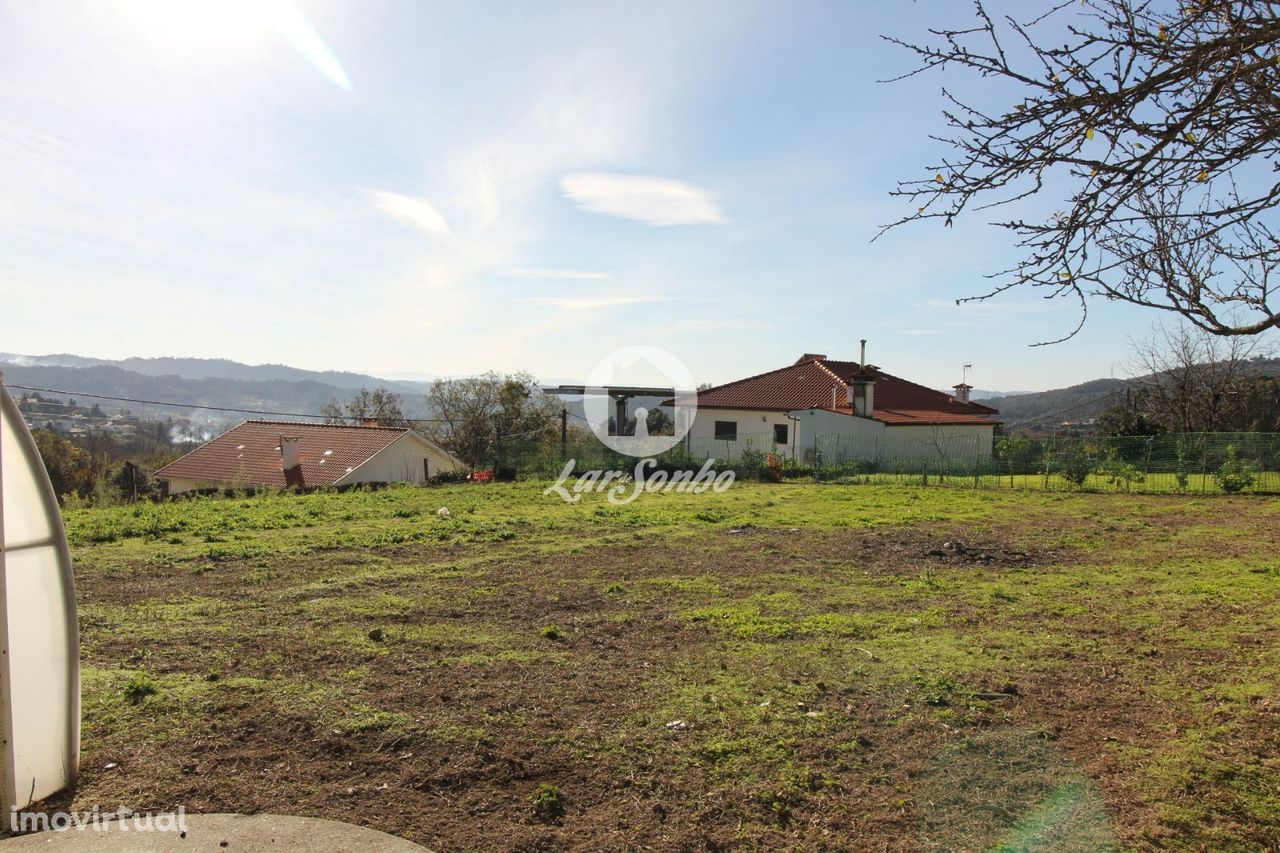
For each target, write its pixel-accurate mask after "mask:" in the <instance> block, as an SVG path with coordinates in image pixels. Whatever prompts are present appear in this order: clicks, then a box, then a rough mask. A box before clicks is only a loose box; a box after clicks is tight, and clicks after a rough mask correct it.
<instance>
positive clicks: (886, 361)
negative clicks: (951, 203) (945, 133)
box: [0, 0, 1155, 390]
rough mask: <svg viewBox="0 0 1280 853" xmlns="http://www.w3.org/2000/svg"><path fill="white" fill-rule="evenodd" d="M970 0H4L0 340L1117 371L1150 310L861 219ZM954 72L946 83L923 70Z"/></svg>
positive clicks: (930, 232) (926, 117)
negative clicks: (976, 300)
mask: <svg viewBox="0 0 1280 853" xmlns="http://www.w3.org/2000/svg"><path fill="white" fill-rule="evenodd" d="M968 9H969V5H968V4H963V3H954V2H943V1H942V0H938V1H937V2H919V3H906V2H894V3H870V2H854V0H846V1H845V2H833V3H820V2H806V3H800V4H796V3H749V2H741V0H735V2H711V0H700V2H695V3H689V2H683V3H670V4H664V3H652V2H646V3H587V2H583V3H517V2H511V3H482V2H477V3H448V4H445V3H431V2H425V0H424V2H416V1H415V0H403V2H383V0H362V2H359V3H356V2H337V0H296V2H295V3H293V4H292V5H289V4H286V3H283V2H275V0H266V2H256V3H255V2H249V0H222V2H198V0H196V1H195V2H184V0H133V2H119V3H111V2H106V0H103V2H86V3H82V4H77V3H71V2H49V3H23V2H0V69H2V70H3V74H0V282H2V284H3V288H4V293H5V302H6V307H5V311H4V317H3V320H0V328H2V329H3V339H2V340H0V349H3V350H6V351H11V352H25V353H36V354H42V353H48V352H76V353H80V354H85V355H93V356H99V357H123V356H128V355H144V356H158V355H183V356H201V357H215V356H217V357H229V358H234V359H236V360H239V361H246V362H251V363H261V362H279V363H286V364H292V365H296V366H300V367H309V368H323V369H348V370H358V371H366V372H371V373H376V374H380V375H388V376H418V375H458V374H466V373H472V372H478V371H481V370H486V369H496V370H515V369H527V370H530V371H532V372H533V373H535V374H537V375H539V376H542V377H547V378H551V377H555V378H564V377H581V376H583V375H585V374H586V373H587V372H588V371H589V370H590V369H591V366H592V365H593V364H595V363H596V361H597V360H598V359H600V358H601V357H602V356H603V355H605V354H606V353H608V352H609V351H611V350H613V349H616V348H618V347H621V346H625V345H628V344H649V345H656V346H662V347H664V348H666V349H669V350H670V351H672V352H673V353H675V354H676V355H677V356H679V357H680V358H681V359H682V360H683V361H684V362H685V363H686V364H687V365H688V366H689V368H690V369H691V371H692V372H693V374H694V375H695V377H697V379H698V380H699V381H711V382H720V381H727V380H730V379H733V378H738V377H741V376H744V375H748V374H753V373H758V372H761V371H765V370H769V369H772V368H774V367H778V366H781V365H784V364H788V363H790V362H791V361H793V360H794V359H795V358H796V357H797V356H798V355H800V354H801V353H802V352H823V353H827V354H829V355H830V356H832V357H833V358H856V355H857V346H858V340H859V339H860V338H867V339H869V341H870V343H869V353H870V360H872V361H873V362H875V363H877V364H880V365H881V366H883V367H884V368H885V369H887V370H889V371H891V372H893V373H896V374H898V375H901V376H906V377H909V378H913V379H916V380H918V381H921V382H925V383H927V384H931V385H935V386H947V385H950V384H953V383H954V382H957V381H959V379H960V366H961V364H962V363H965V362H971V363H973V364H974V370H973V372H972V373H971V376H970V381H971V382H973V383H974V384H976V385H978V386H979V387H982V388H991V389H998V390H1013V389H1036V388H1048V387H1058V386H1062V385H1068V384H1071V383H1074V382H1077V381H1082V380H1085V379H1089V378H1093V377H1096V376H1105V375H1108V374H1110V373H1112V372H1113V371H1114V372H1115V373H1116V375H1122V373H1123V371H1124V367H1123V365H1124V363H1125V361H1126V349H1127V340H1126V336H1127V335H1129V334H1134V335H1138V336H1140V335H1141V334H1142V333H1143V331H1144V330H1145V328H1146V326H1147V325H1148V324H1149V323H1150V322H1151V321H1152V320H1153V319H1155V318H1153V317H1149V316H1147V315H1146V314H1144V313H1143V312H1140V311H1137V310H1134V309H1126V308H1123V307H1120V306H1115V305H1107V304H1101V303H1099V304H1095V305H1094V306H1093V313H1092V317H1091V320H1090V323H1089V325H1088V326H1087V327H1086V329H1085V331H1084V332H1083V333H1082V334H1081V335H1080V336H1078V337H1076V338H1075V339H1073V340H1071V341H1070V342H1068V343H1065V344H1061V345H1057V346H1053V347H1042V348H1034V349H1033V348H1029V347H1028V345H1029V344H1032V343H1034V342H1036V341H1038V340H1045V339H1050V338H1054V337H1057V336H1059V335H1060V334H1062V333H1063V332H1065V331H1067V330H1069V329H1070V328H1071V326H1072V325H1074V322H1075V308H1074V306H1073V305H1072V304H1070V303H1068V302H1045V301H1043V300H1041V299H1039V298H1037V297H1035V296H1032V295H1030V294H1025V295H1024V294H1016V293H1015V294H1011V295H1009V296H1007V297H1005V298H1002V299H1000V300H998V301H996V302H991V303H986V304H983V305H976V306H967V307H956V306H955V305H954V304H952V303H953V300H954V299H955V298H956V297H958V296H965V295H971V294H973V293H975V292H977V291H979V290H980V289H982V287H983V284H984V281H983V278H982V276H983V275H984V274H985V273H989V272H994V271H996V270H998V269H1001V268H1003V267H1005V266H1007V265H1008V264H1009V263H1010V262H1011V261H1013V260H1014V259H1015V258H1016V255H1015V253H1014V251H1013V249H1012V244H1011V239H1010V236H1009V235H1008V234H1007V233H1005V232H1003V231H1000V230H999V229H996V228H993V227H989V226H987V225H985V223H984V221H983V220H982V219H981V218H970V219H968V220H964V221H961V222H958V223H957V225H956V227H955V228H953V229H942V228H941V227H940V226H937V225H932V224H922V225H918V226H912V227H907V228H903V229H899V230H897V231H894V232H892V233H891V234H890V235H888V236H887V237H885V238H883V239H881V240H880V241H878V242H876V243H871V242H870V240H871V238H872V237H873V236H874V235H875V233H876V231H877V226H878V225H879V224H881V223H883V222H885V221H888V220H890V219H892V218H894V217H895V216H896V215H898V214H900V213H901V211H902V208H903V205H902V203H901V202H899V201H895V200H894V199H891V198H890V197H889V195H888V193H889V191H890V189H892V187H893V185H894V181H895V179H897V178H905V177H913V176H916V175H918V174H920V173H921V170H922V169H923V166H924V165H925V164H926V163H928V162H930V161H931V160H932V159H933V158H934V157H936V156H937V154H938V153H939V150H940V149H939V148H938V147H937V145H936V143H931V142H929V140H928V138H927V137H928V134H929V133H930V132H937V131H940V130H941V129H942V125H941V117H940V115H939V109H940V107H941V98H940V88H941V85H942V79H941V78H940V77H939V76H938V75H924V76H922V77H918V78H914V79H912V80H909V81H906V82H901V83H895V84H891V85H886V84H878V83H876V82H875V81H876V80H877V79H879V78H883V77H887V76H891V75H893V74H895V73H898V72H900V71H902V70H906V69H907V68H909V67H910V57H908V56H906V55H905V54H904V53H903V52H902V51H901V50H900V49H898V48H894V47H893V46H891V45H888V44H887V43H885V42H883V41H881V40H880V39H879V38H878V35H879V34H880V33H889V34H896V35H901V36H907V37H915V36H918V35H921V34H922V33H923V30H924V28H925V27H927V26H929V25H931V24H934V25H936V24H940V23H946V22H959V21H962V20H964V15H965V14H967V11H968ZM947 84H948V85H949V86H953V87H955V88H956V89H958V90H959V91H960V92H961V93H963V92H965V91H966V86H973V85H974V81H966V80H964V79H963V78H961V79H958V80H957V79H948V80H947Z"/></svg>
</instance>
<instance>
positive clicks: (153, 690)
mask: <svg viewBox="0 0 1280 853" xmlns="http://www.w3.org/2000/svg"><path fill="white" fill-rule="evenodd" d="M159 692H160V689H159V688H158V687H156V683H155V682H154V681H152V680H151V679H150V678H147V677H146V676H145V675H135V676H134V677H133V678H131V679H129V683H128V684H126V685H125V686H124V698H126V699H128V700H129V701H130V702H131V703H133V704H134V705H141V704H142V703H143V702H145V701H146V700H147V697H148V696H154V695H156V694H157V693H159Z"/></svg>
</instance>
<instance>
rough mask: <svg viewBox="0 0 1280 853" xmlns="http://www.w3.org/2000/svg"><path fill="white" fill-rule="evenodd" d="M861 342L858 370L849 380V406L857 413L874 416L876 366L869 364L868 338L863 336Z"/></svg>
mask: <svg viewBox="0 0 1280 853" xmlns="http://www.w3.org/2000/svg"><path fill="white" fill-rule="evenodd" d="M861 343H862V350H861V352H860V353H859V354H858V372H857V373H855V374H854V375H853V378H852V379H850V380H849V408H851V409H853V413H854V414H855V415H859V416H861V417H864V418H872V417H875V410H876V376H875V368H873V367H871V365H869V364H867V339H866V338H863V339H862V341H861Z"/></svg>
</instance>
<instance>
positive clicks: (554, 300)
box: [521, 296, 672, 311]
mask: <svg viewBox="0 0 1280 853" xmlns="http://www.w3.org/2000/svg"><path fill="white" fill-rule="evenodd" d="M521 301H522V302H524V303H526V304H528V305H548V306H550V307H552V308H561V309H563V310H565V311H589V310H591V309H594V308H613V307H615V306H618V305H639V304H641V303H645V302H670V301H672V300H671V299H668V298H666V297H662V296H604V297H598V298H576V297H564V296H535V297H533V298H532V299H524V300H521Z"/></svg>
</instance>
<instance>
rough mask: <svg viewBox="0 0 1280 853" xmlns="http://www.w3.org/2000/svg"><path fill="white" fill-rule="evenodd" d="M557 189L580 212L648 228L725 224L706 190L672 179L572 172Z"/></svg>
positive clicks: (722, 215) (722, 216)
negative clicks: (647, 226)
mask: <svg viewBox="0 0 1280 853" xmlns="http://www.w3.org/2000/svg"><path fill="white" fill-rule="evenodd" d="M560 189H561V190H562V191H563V192H564V194H565V195H566V196H568V197H569V198H570V199H571V200H572V201H573V202H574V203H575V204H577V205H578V206H579V207H581V208H582V209H583V210H590V211H592V212H594V213H608V214H610V215H612V216H621V217H623V218H624V219H636V220H639V221H640V222H648V223H649V224H650V225H700V224H705V223H720V222H724V221H725V218H724V214H723V213H721V212H720V208H719V207H718V206H717V205H716V202H715V199H713V198H712V197H711V194H710V193H709V192H708V191H706V190H704V189H702V188H701V187H695V186H693V185H692V184H686V183H683V182H682V181H676V180H673V179H671V178H659V177H651V176H645V175H610V174H605V173H603V172H575V173H574V174H571V175H565V176H564V177H563V178H561V179H560Z"/></svg>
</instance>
